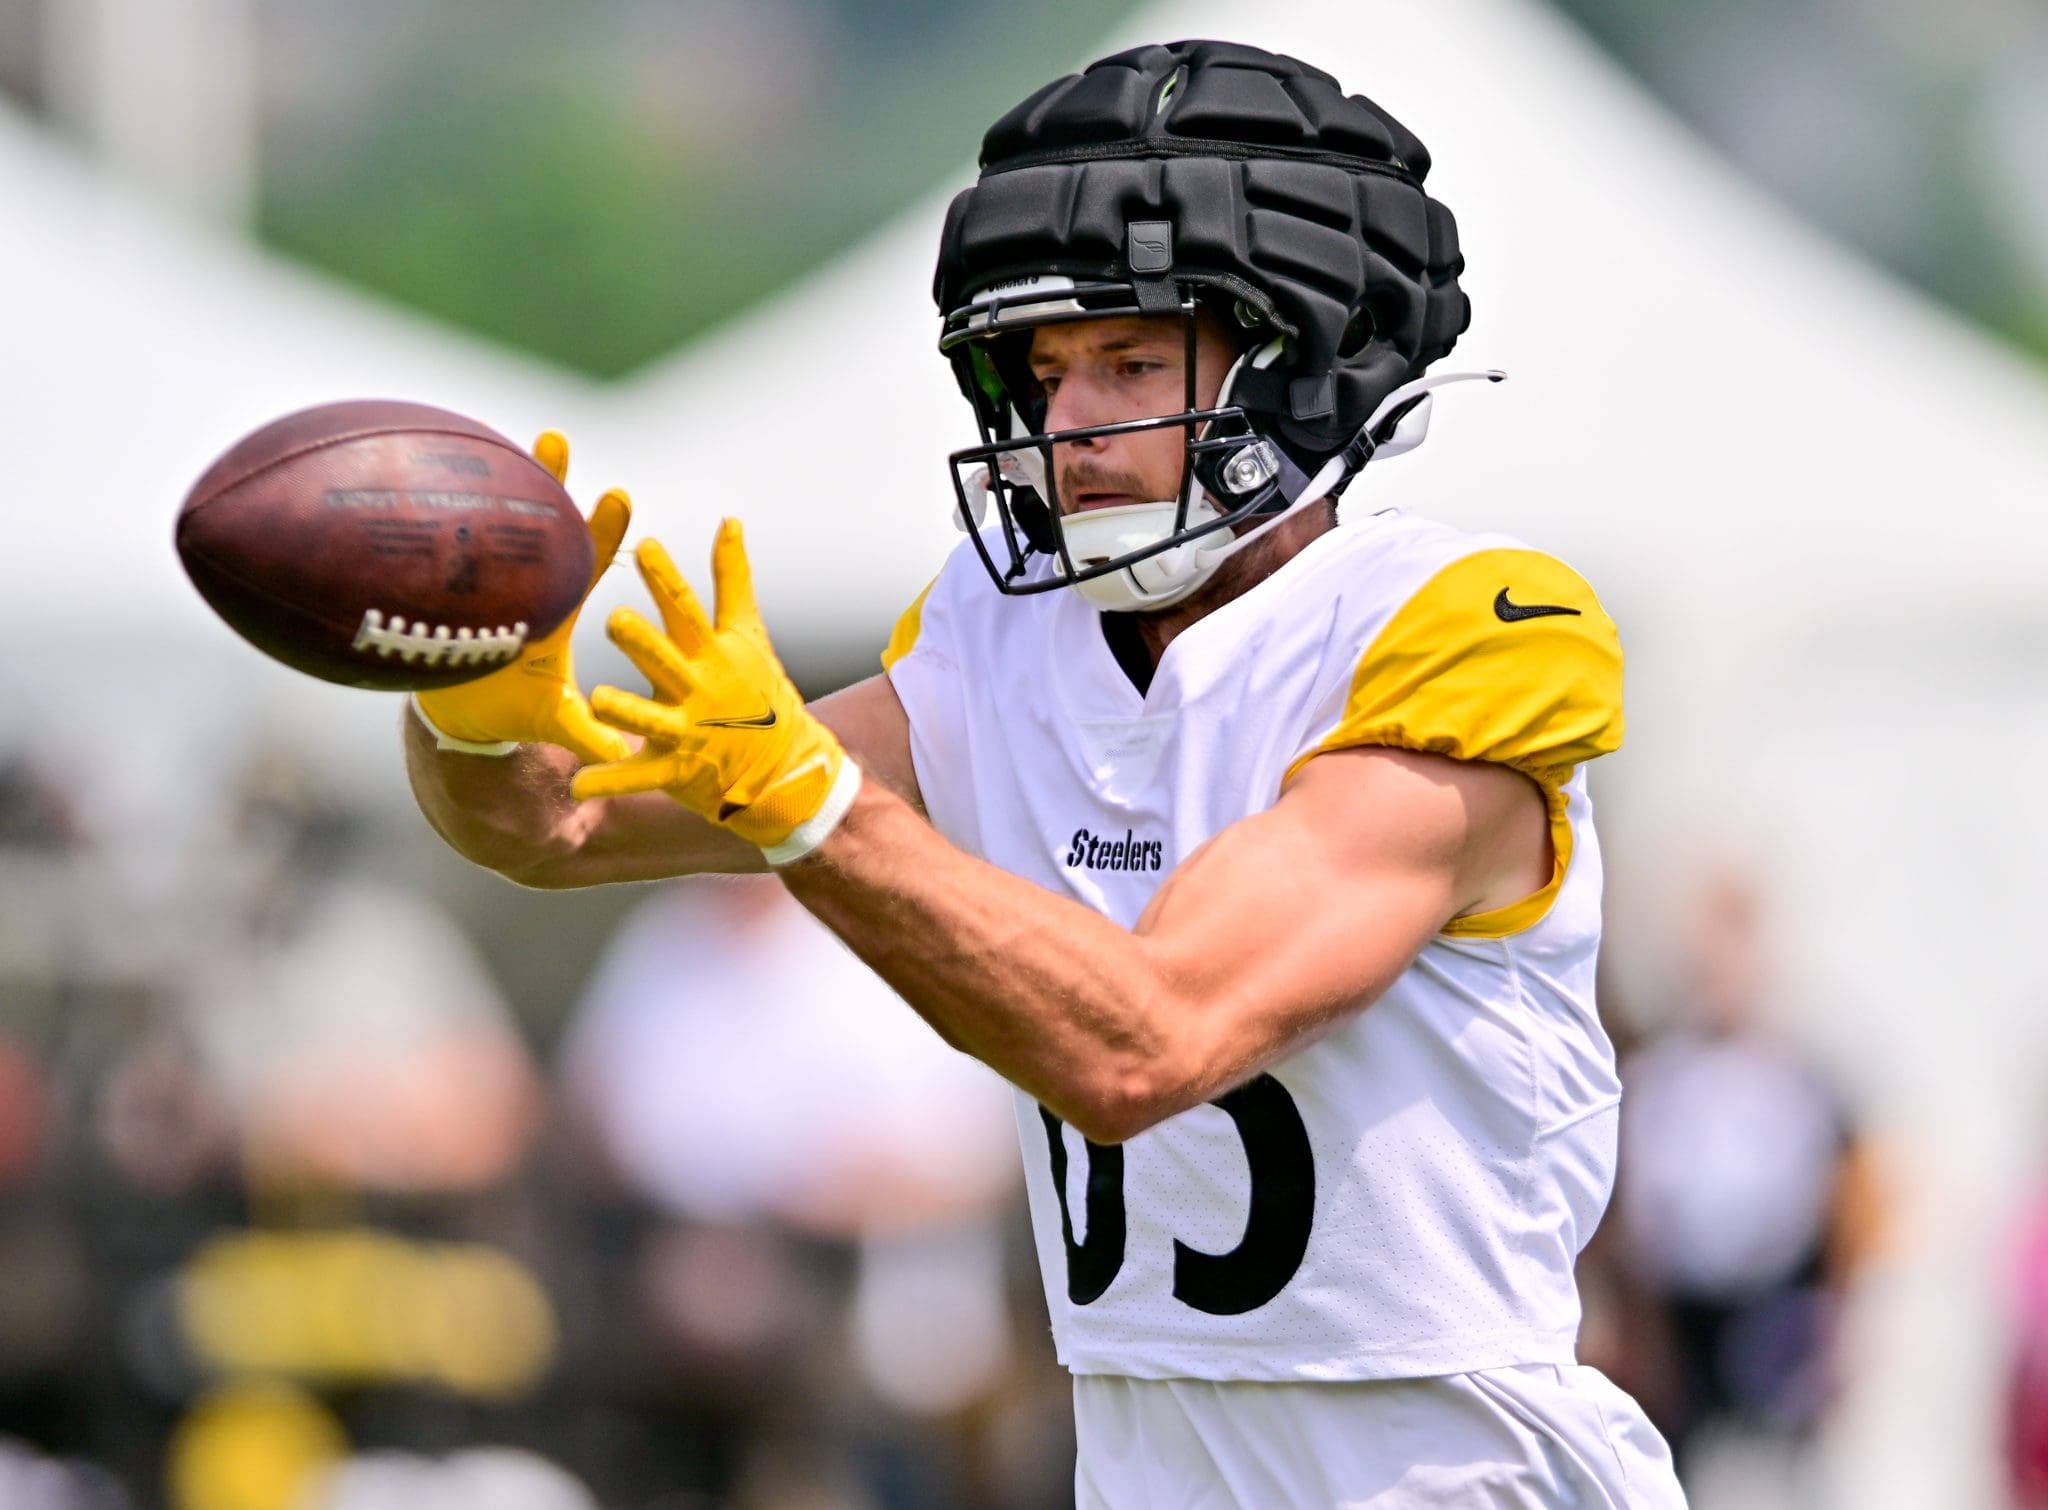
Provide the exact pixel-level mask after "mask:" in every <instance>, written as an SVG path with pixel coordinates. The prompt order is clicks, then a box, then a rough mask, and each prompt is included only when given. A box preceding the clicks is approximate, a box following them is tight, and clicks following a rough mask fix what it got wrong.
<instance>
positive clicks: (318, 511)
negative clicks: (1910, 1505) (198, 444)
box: [177, 399, 593, 691]
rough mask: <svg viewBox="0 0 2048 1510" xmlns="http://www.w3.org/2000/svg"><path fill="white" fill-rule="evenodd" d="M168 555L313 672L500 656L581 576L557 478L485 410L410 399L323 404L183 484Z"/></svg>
mask: <svg viewBox="0 0 2048 1510" xmlns="http://www.w3.org/2000/svg"><path fill="white" fill-rule="evenodd" d="M177 541H178V556H179V559H180V560H181V561H183V562H184V565H185V572H186V574H187V575H188V576H189V577H191V579H192V585H193V586H195V587H197V588H198V589H199V594H200V596H201V597H203V598H205V599H206V601H207V603H208V604H209V605H210V606H211V607H212V608H213V610H214V612H215V613H217V614H219V615H220V616H221V617H222V618H223V619H225V620H226V621H227V622H228V624H229V625H230V626H231V627H233V628H234V630H235V631H236V632H237V633H239V634H240V635H241V636H242V637H243V638H244V639H246V640H247V641H248V642H249V643H250V644H252V645H254V646H255V647H256V648H257V649H258V650H261V651H262V652H263V653H264V654H265V655H268V656H270V657H272V658H273V659H275V660H279V661H282V662H283V663H284V664H285V665H287V666H290V667H292V668H293V669H294V670H298V671H303V672H305V673H307V674H308V675H310V676H317V677H319V678H321V679H322V680H323V681H330V682H340V683H342V684H343V685H345V686H350V687H372V688H382V689H390V690H400V691H406V690H414V691H416V690H420V689H424V688H429V687H446V686H451V685H453V684H455V683H457V682H464V681H470V680H473V679H474V678H476V677H479V676H483V675H485V674H487V673H489V672H491V671H495V670H496V669H497V668H498V667H500V666H503V665H505V664H507V663H508V662H509V661H511V660H512V659H513V658H514V657H516V656H517V655H518V653H519V650H520V647H521V646H523V645H524V644H525V643H526V642H527V641H528V640H530V639H534V638H536V637H538V636H540V635H544V634H546V633H547V632H548V631H549V630H551V629H553V628H554V627H555V626H556V625H558V624H560V623H561V622H562V621H563V620H564V619H566V618H567V617H568V616H569V614H570V612H571V611H572V610H574V609H575V607H576V605H577V603H578V602H580V601H581V600H582V597H583V593H584V590H585V588H586V587H588V585H589V583H590V573H591V567H592V565H593V562H592V552H591V544H590V535H589V532H588V531H587V530H586V529H585V528H584V524H583V516H582V515H581V514H580V513H579V512H578V511H577V509H576V505H575V503H574V502H572V501H571V499H570V497H569V495H568V493H567V491H566V490H565V489H564V488H563V487H562V485H561V484H560V483H559V482H557V481H556V480H555V479H554V476H553V475H552V474H551V473H549V472H548V470H547V469H546V468H545V467H543V466H541V464H540V463H539V462H537V461H535V460H534V459H533V458H532V457H531V456H529V455H528V454H527V453H526V451H525V449H524V448H523V447H521V446H519V445H517V444H515V443H514V442H512V441H510V440H507V439H506V438H505V437H504V436H502V435H500V434H498V433H497V432H496V431H495V430H492V429H491V428H489V427H488V426H486V425H481V424H479V423H477V422H476V421H475V420H472V419H466V418H464V417H463V416H462V415H459V414H452V413H450V412H448V411H447V410H445V409H435V408H431V407H429V406H428V405H425V404H409V403H401V402H398V401H395V400H387V399H367V400H358V401H353V402H348V403H339V404H322V405H320V406H318V407H316V408H312V409H302V410H300V411H299V412H297V413H295V414H288V415H286V416H285V417H284V418H282V419H279V420H274V421H272V422H271V423H270V424H267V425H265V426H264V427H263V428H262V429H260V430H257V431H255V432H254V433H253V434H250V435H247V436H245V437H243V438H242V439H241V440H239V441H237V442H236V443H235V444H234V445H233V446H231V447H229V449H228V450H227V452H226V453H225V454H224V455H222V456H221V457H220V459H219V460H218V461H216V462H214V463H213V465H212V466H210V467H208V468H207V469H206V471H205V473H204V474H203V475H202V476H201V477H200V479H199V480H198V481H197V482H196V483H194V484H193V485H192V491H191V492H190V493H188V494H187V495H186V497H185V503H184V506H183V507H182V508H181V509H180V510H179V512H178V529H177Z"/></svg>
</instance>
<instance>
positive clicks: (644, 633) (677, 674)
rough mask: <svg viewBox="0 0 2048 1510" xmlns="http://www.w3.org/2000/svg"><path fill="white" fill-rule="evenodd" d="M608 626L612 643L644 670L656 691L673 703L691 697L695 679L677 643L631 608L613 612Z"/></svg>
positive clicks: (643, 673) (606, 625)
mask: <svg viewBox="0 0 2048 1510" xmlns="http://www.w3.org/2000/svg"><path fill="white" fill-rule="evenodd" d="M604 627H605V633H606V634H607V635H609V636H610V637H611V642H612V643H613V644H614V645H616V646H618V647H619V649H621V650H623V651H625V653H626V659H627V660H629V661H631V662H632V663H633V664H634V665H635V666H638V667H639V668H640V671H641V674H642V675H644V676H645V677H646V678H647V680H648V681H649V682H651V683H652V684H653V686H654V690H655V691H656V692H659V693H660V694H661V695H662V696H663V697H664V698H666V699H668V700H669V701H670V702H681V701H682V700H683V698H684V697H686V696H687V695H688V694H689V691H690V688H691V686H692V685H693V684H694V682H695V678H694V677H692V676H691V674H690V662H689V657H688V656H687V655H685V654H684V652H683V650H682V648H681V647H680V646H678V645H677V644H676V642H675V641H674V640H672V639H670V638H669V637H668V636H667V635H665V634H663V633H662V632H661V631H660V630H659V629H656V628H655V627H654V626H653V625H652V624H650V623H648V622H647V620H646V619H644V618H642V617H641V616H640V615H639V614H637V613H635V612H634V611H633V610H632V609H630V608H615V609H613V610H612V616H611V617H610V618H609V619H607V620H606V621H605V626H604Z"/></svg>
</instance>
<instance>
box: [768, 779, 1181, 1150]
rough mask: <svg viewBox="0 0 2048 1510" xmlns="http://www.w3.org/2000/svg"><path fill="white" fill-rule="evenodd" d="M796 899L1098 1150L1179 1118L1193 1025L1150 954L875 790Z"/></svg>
mask: <svg viewBox="0 0 2048 1510" xmlns="http://www.w3.org/2000/svg"><path fill="white" fill-rule="evenodd" d="M781 875H782V878H783V880H784V882H785V883H786V884H787V885H788V887H789V890H790V891H791V893H792V894H793V895H794V896H795V897H796V898H797V900H799V901H800V902H802V903H803V905H804V906H805V907H807V908H809V909H810V911H811V912H812V913H814V914H815V915H816V916H817V917H818V918H819V919H820V920H821V921H823V922H824V923H825V924H826V925H827V926H828V927H830V928H831V929H832V930H833V932H835V933H837V934H838V935H839V936H840V937H841V938H842V939H844V940H845V941H846V943H847V944H848V946H849V947H851V948H852V949H853V951H854V953H856V954H858V955H859V956H860V957H861V958H862V959H863V960H865V961H866V962H867V963H868V964H869V965H870V966H871V967H872V968H873V969H874V970H875V972H876V973H877V974H879V975H880V976H881V977H882V978H883V979H884V980H886V981H888V982H889V984H890V985H891V986H893V987H894V988H895V989H896V991H897V992H898V993H899V994H900V995H901V996H902V997H903V998H904V1000H906V1001H907V1002H909V1003H910V1005H911V1006H912V1007H913V1008H915V1009H916V1010H917V1012H918V1013H919V1014H920V1015H921V1016H923V1017H924V1018H925V1020H926V1021H927V1022H929V1023H930V1024H931V1025H932V1026H933V1027H934V1028H935V1029H936V1030H937V1031H938V1032H939V1034H940V1036H941V1037H943V1038H944V1039H945V1040H946V1041H947V1042H948V1043H951V1044H952V1045H953V1046H954V1047H956V1048H958V1049H961V1050H962V1051H964V1052H966V1053H968V1054H972V1055H973V1056H974V1057H975V1058H977V1059H980V1060H981V1061H983V1062H984V1063H985V1064H987V1065H989V1066H990V1067H991V1068H993V1069H994V1070H996V1072H997V1073H999V1074H1001V1075H1002V1076H1003V1077H1004V1078H1005V1079H1007V1080H1009V1081H1010V1082H1011V1083H1012V1084H1014V1085H1016V1086H1018V1087H1020V1088H1021V1089H1023V1090H1024V1091H1025V1092H1027V1093H1028V1094H1030V1095H1032V1096H1035V1097H1036V1098H1037V1099H1038V1100H1039V1101H1040V1102H1042V1103H1043V1104H1044V1105H1045V1106H1046V1107H1047V1109H1048V1110H1050V1111H1052V1112H1053V1113H1054V1114H1055V1115H1057V1116H1059V1117H1061V1118H1062V1119H1064V1120H1065V1121H1067V1122H1068V1123H1070V1124H1071V1125H1073V1126H1074V1127H1076V1128H1078V1129H1079V1130H1080V1131H1081V1132H1082V1133H1083V1134H1084V1135H1085V1136H1087V1137H1089V1138H1092V1139H1094V1140H1095V1141H1097V1142H1115V1141H1120V1140H1122V1139H1123V1138H1126V1137H1129V1136H1131V1135H1132V1134H1134V1133H1136V1132H1139V1131H1142V1130H1143V1128H1144V1127H1146V1126H1149V1125H1151V1123H1152V1122H1154V1121H1156V1120H1158V1118H1159V1116H1160V1115H1162V1114H1164V1113H1165V1112H1168V1111H1172V1110H1178V1109H1180V1107H1179V1105H1178V1104H1177V1103H1178V1101H1179V1100H1180V1099H1182V1097H1181V1096H1180V1094H1179V1093H1180V1091H1181V1090H1182V1088H1183V1087H1184V1086H1185V1085H1186V1084H1187V1082H1188V1072H1187V1069H1186V1065H1187V1063H1188V1058H1189V1047H1190V1045H1189V1041H1188V1040H1189V1039H1190V1037H1191V1034H1190V1031H1189V1030H1190V1028H1191V1027H1192V1025H1193V1024H1192V1022H1191V1019H1192V1018H1193V1017H1194V1016H1195V1015H1196V1014H1195V1013H1194V1012H1193V1011H1192V1010H1191V1008H1190V1005H1189V1003H1187V1002H1186V1001H1185V1000H1184V990H1183V987H1182V985H1181V984H1180V983H1177V982H1176V981H1175V980H1174V979H1173V978H1172V975H1171V972H1170V971H1169V970H1168V969H1167V968H1165V967H1163V966H1162V964H1161V963H1160V962H1159V961H1158V960H1157V959H1156V958H1155V957H1154V955H1153V954H1152V952H1151V951H1150V950H1149V949H1148V948H1147V946H1146V944H1145V942H1144V941H1143V940H1142V939H1140V938H1138V937H1137V936H1135V935H1133V934H1132V933H1131V932H1129V931H1128V930H1126V929H1124V928H1122V927H1120V926H1118V925H1117V924H1116V923H1114V922H1111V921H1110V920H1109V919H1107V918H1104V917H1102V916H1101V915H1099V914H1097V913H1095V912H1093V911H1091V910H1089V909H1088V908H1086V907H1084V906H1082V905H1081V904H1080V903H1078V902H1075V901H1072V900H1070V899H1068V898H1066V897H1061V896H1057V895H1055V894H1054V893H1052V892H1049V891H1046V890H1045V889H1043V888H1042V887H1039V886H1036V885H1034V884H1032V883H1031V882H1029V881H1026V880H1022V879H1020V878H1019V877H1017V876H1013V875H1011V874H1009V873H1008V872H1006V871H1002V870H999V869H997V868H996V867H995V866H992V865H989V864H986V863H985V862H983V861H980V860H977V859H975V858H974V857H972V856H970V855H967V854H964V853H963V852H961V851H960V850H959V849H956V848H955V847H954V846H953V845H951V844H949V843H947V842H946V840H945V839H944V838H943V837H942V836H941V835H940V834H939V833H938V832H937V831H936V830H935V829H933V828H932V827H931V825H930V824H928V823H927V822H925V820H924V819H923V818H921V817H919V816H918V815H917V814H916V813H914V812H913V811H912V810H911V809H910V808H909V807H908V806H907V805H906V804H905V803H903V802H902V801H901V800H899V799H898V798H896V797H895V796H893V795H891V794H889V793H887V792H884V791H882V790H880V789H879V788H878V787H877V786H876V784H874V783H869V784H868V785H866V786H864V787H863V788H862V791H861V795H860V798H859V799H858V800H857V801H856V802H855V804H854V807H853V809H852V811H851V812H849V813H848V815H847V817H846V819H845V821H844V822H842V823H841V825H840V826H839V828H838V829H837V830H835V831H834V833H833V835H832V837H831V838H830V839H828V840H827V841H826V842H825V844H824V845H823V846H822V847H821V848H820V849H819V851H817V852H816V853H815V854H814V855H812V856H811V857H809V858H807V859H805V860H803V861H801V862H799V863H797V864H795V865H792V866H788V867H786V868H785V869H784V870H783V871H782V872H781Z"/></svg>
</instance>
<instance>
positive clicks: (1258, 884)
mask: <svg viewBox="0 0 2048 1510" xmlns="http://www.w3.org/2000/svg"><path fill="white" fill-rule="evenodd" d="M1532 820H1533V821H1534V822H1535V824H1536V825H1537V829H1536V831H1537V832H1538V833H1539V834H1540V831H1541V829H1540V825H1541V799H1540V795H1539V794H1538V793H1537V792H1536V790H1535V788H1534V787H1533V785H1532V784H1531V783H1530V782H1529V781H1527V780H1526V779H1525V778H1524V777H1522V776H1520V775H1518V774H1517V773H1515V772H1513V771H1510V770H1506V769H1504V768H1501V767H1497V766H1488V765H1482V764H1478V763H1474V762H1467V761H1457V760H1450V759H1446V758H1444V757H1441V756H1433V755H1424V754H1418V753H1413V752H1409V751H1401V750H1386V749H1359V750H1349V751H1342V752H1336V753H1333V754H1331V755H1326V756H1322V757H1319V758H1317V759H1316V760H1314V761H1311V762H1310V763H1309V764H1308V765H1306V766H1304V767H1303V768H1302V769H1301V770H1300V771H1299V772H1298V773H1297V775H1296V777H1295V779H1294V780H1293V781H1292V782H1291V783H1290V784H1289V786H1288V788H1287V790H1286V791H1285V793H1284V794H1283V795H1282V797H1281V798H1280V800H1279V801H1278V802H1277V803H1275V804H1274V806H1273V807H1271V808H1270V809H1268V810H1266V811H1264V812H1261V813H1258V814H1254V815H1253V816H1251V817H1249V818H1246V819H1244V820H1242V821H1240V822H1238V823H1235V824H1233V825H1231V826H1230V827H1229V828H1227V829H1225V830H1224V831H1223V832H1222V833H1220V834H1218V835H1217V836H1216V837H1215V838H1214V839H1212V840H1210V841H1209V843H1207V844H1205V845H1204V846H1202V848H1201V849H1199V850H1197V851H1196V852H1195V853H1194V854H1193V855H1191V856H1190V857H1189V858H1188V859H1187V860H1186V861H1185V862H1184V863H1183V864H1182V865H1181V866H1180V868H1179V869H1178V870H1177V871H1175V873H1174V874H1173V875H1172V876H1170V877H1169V878H1168V880H1167V882H1166V884H1165V885H1164V886H1163V887H1162V888H1161V889H1160V891H1159V892H1158V894H1157V895H1156V896H1155V897H1154V898H1153V901H1152V905H1151V906H1150V907H1148V908H1147V910H1146V912H1145V915H1144V916H1143V918H1141V919H1140V921H1139V924H1138V929H1137V932H1138V935H1139V937H1140V938H1141V939H1143V940H1144V941H1145V943H1146V947H1147V948H1148V950H1149V951H1150V952H1151V953H1152V954H1153V956H1154V959H1155V962H1156V963H1157V964H1158V966H1159V968H1160V971H1161V974H1162V977H1163V978H1164V979H1166V980H1167V981H1169V982H1170V983H1171V989H1172V990H1173V991H1174V993H1175V994H1176V995H1177V996H1180V997H1182V998H1183V999H1184V1001H1185V1002H1186V1004H1187V1010H1188V1011H1189V1012H1190V1013H1191V1014H1192V1016H1193V1019H1194V1023H1195V1026H1194V1027H1193V1029H1192V1031H1191V1032H1190V1034H1189V1036H1188V1045H1189V1054H1190V1058H1189V1060H1188V1062H1187V1063H1186V1064H1185V1065H1183V1066H1182V1067H1181V1072H1182V1075H1183V1077H1184V1079H1185V1082H1186V1083H1185V1085H1184V1086H1183V1089H1182V1093H1181V1095H1179V1096H1177V1097H1176V1099H1177V1100H1185V1101H1186V1103H1187V1104H1189V1105H1192V1104H1194V1103H1195V1102H1197V1101H1200V1100H1204V1099H1207V1098H1208V1097H1209V1096H1211V1095H1214V1094H1216V1093H1218V1092H1219V1091H1221V1090H1223V1089H1226V1088H1228V1086H1230V1085H1231V1084H1234V1083H1236V1082H1237V1081H1239V1080H1242V1079H1243V1078H1244V1077H1245V1076H1247V1075H1250V1074H1252V1073H1255V1072H1256V1071H1257V1070H1258V1069H1260V1068H1261V1067H1263V1066H1264V1065H1266V1064H1269V1063H1271V1062H1272V1061H1273V1060H1275V1059H1277V1058H1280V1057H1282V1056H1283V1055H1285V1054H1287V1053H1291V1052H1293V1051H1295V1050H1297V1049H1299V1048H1301V1047H1303V1046H1305V1045H1306V1044H1307V1043H1309V1042H1311V1041H1313V1039H1314V1038H1315V1036H1316V1035H1317V1034H1318V1033H1319V1032H1321V1031H1323V1030H1324V1029H1326V1028H1327V1027H1329V1026H1330V1025H1332V1024H1334V1023H1336V1022H1338V1021H1340V1020H1342V1019H1343V1018H1344V1017H1346V1016H1348V1015H1350V1014H1351V1013H1352V1012H1354V1011H1356V1010H1358V1009H1359V1008H1360V1007H1362V1006H1364V1005H1366V1004H1368V1003H1370V1002H1371V1001H1373V1000H1374V999H1376V998H1377V997H1378V996H1379V995H1380V994H1381V993H1383V992H1384V991H1385V990H1386V989H1387V988H1388V987H1389V986H1390V985H1392V984H1393V982H1394V981H1395V979H1396V978H1397V977H1398V976H1399V975H1400V974H1401V972H1402V971H1403V970H1405V969H1407V968H1408V966H1409V965H1410V964H1411V963H1413V961H1414V960H1415V958H1416V956H1417V955H1418V954H1420V953H1421V952H1422V950H1423V949H1424V948H1425V947H1426V946H1427V945H1428V944H1429V942H1430V940H1431V939H1432V938H1434V937H1435V936H1436V935H1437V934H1438V933H1440V932H1441V931H1442V930H1443V928H1444V927H1445V925H1446V924H1448V923H1449V922H1450V921H1451V920H1452V919H1453V918H1454V917H1456V916H1457V915H1458V914H1459V913H1461V912H1463V911H1466V910H1469V909H1470V908H1471V907H1473V906H1474V905H1476V904H1477V902H1478V901H1479V900H1480V899H1481V898H1483V896H1484V895H1485V892H1486V889H1487V887H1488V885H1489V884H1490V877H1491V874H1492V872H1493V870H1494V868H1495V866H1496V864H1497V862H1498V858H1499V855H1500V853H1501V851H1502V836H1503V834H1504V833H1513V832H1515V831H1517V830H1518V829H1520V828H1521V827H1523V826H1525V825H1527V824H1528V823H1529V822H1531V821H1532ZM1539 842H1540V841H1539ZM1513 847H1514V846H1513V845H1509V846H1508V848H1510V849H1512V848H1513Z"/></svg>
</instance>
